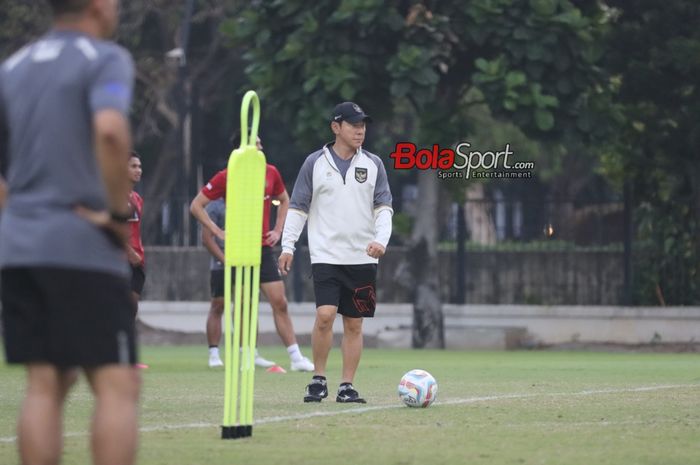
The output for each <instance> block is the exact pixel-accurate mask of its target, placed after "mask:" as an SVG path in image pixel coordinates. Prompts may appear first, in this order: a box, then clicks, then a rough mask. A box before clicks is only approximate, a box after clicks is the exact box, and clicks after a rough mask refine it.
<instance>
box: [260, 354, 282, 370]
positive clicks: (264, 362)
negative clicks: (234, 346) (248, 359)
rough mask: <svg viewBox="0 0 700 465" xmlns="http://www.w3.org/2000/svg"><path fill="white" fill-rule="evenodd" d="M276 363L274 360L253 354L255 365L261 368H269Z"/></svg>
mask: <svg viewBox="0 0 700 465" xmlns="http://www.w3.org/2000/svg"><path fill="white" fill-rule="evenodd" d="M275 365H277V364H276V363H275V362H272V361H270V360H267V359H265V358H262V357H261V356H260V355H258V354H256V355H255V366H256V367H261V368H270V367H273V366H275Z"/></svg>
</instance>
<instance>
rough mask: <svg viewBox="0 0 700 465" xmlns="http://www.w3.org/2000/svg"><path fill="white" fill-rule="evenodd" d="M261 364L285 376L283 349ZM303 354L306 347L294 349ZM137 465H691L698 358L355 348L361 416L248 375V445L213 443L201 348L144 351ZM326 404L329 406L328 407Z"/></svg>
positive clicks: (290, 384) (0, 380)
mask: <svg viewBox="0 0 700 465" xmlns="http://www.w3.org/2000/svg"><path fill="white" fill-rule="evenodd" d="M261 352H262V354H263V355H264V356H265V357H267V358H271V359H274V360H278V361H280V362H282V361H284V362H285V363H284V364H283V365H288V363H286V362H287V355H286V352H285V351H284V349H282V348H263V349H262V350H261ZM304 352H305V353H306V354H309V353H310V349H308V348H306V349H305V351H304ZM142 355H143V356H142V358H143V360H144V361H145V362H146V363H149V364H150V365H151V368H150V369H149V370H146V371H144V372H143V380H144V385H143V394H142V401H141V425H140V428H141V436H140V437H141V445H140V451H139V460H138V463H139V464H141V465H160V464H162V465H199V464H202V465H218V464H222V465H223V464H235V463H240V464H260V465H265V464H274V465H280V464H324V465H325V464H329V465H331V464H332V465H335V464H339V465H342V464H353V465H359V464H396V465H399V464H401V465H408V464H467V463H468V464H499V465H500V464H568V465H576V464H581V465H583V464H585V465H590V464H592V463H595V464H620V465H622V464H624V465H627V464H664V465H672V464H678V465H690V464H697V463H700V439H699V438H700V356H698V355H695V354H610V353H579V352H497V353H496V352H451V351H401V350H371V349H368V350H365V352H364V355H363V359H362V363H361V366H360V369H359V371H358V376H357V378H356V380H355V386H356V387H357V388H358V390H359V391H360V393H361V394H362V395H363V396H365V397H366V398H367V400H368V404H367V405H350V406H348V405H341V404H336V403H335V402H334V397H335V395H334V391H335V388H336V387H337V383H338V382H339V376H340V354H339V350H338V349H337V348H334V350H333V351H332V352H331V358H330V362H329V373H328V380H329V388H330V390H331V393H330V394H331V395H330V396H329V399H326V400H325V401H324V402H323V403H321V404H304V403H303V402H302V397H303V392H304V386H305V385H306V383H307V382H308V380H309V378H310V376H309V375H308V374H305V373H304V374H302V373H292V372H289V373H287V374H271V373H266V372H265V371H263V370H260V369H258V371H257V372H256V380H255V410H254V418H255V427H254V429H253V437H252V438H247V439H238V440H227V441H224V440H221V439H219V435H220V426H219V425H220V424H221V421H222V415H223V393H224V385H223V382H224V376H223V370H211V369H209V368H207V366H206V362H207V356H208V354H207V350H206V347H145V348H143V350H142ZM412 368H423V369H425V370H427V371H429V372H430V373H432V374H433V376H435V378H436V379H437V381H438V385H439V393H438V400H437V402H436V403H435V404H434V405H433V406H432V407H430V408H428V409H409V408H408V407H403V406H402V405H401V404H400V402H399V401H398V398H397V396H396V387H397V385H398V382H399V379H400V378H401V376H402V375H403V373H405V372H406V371H408V370H410V369H412ZM23 387H24V375H23V371H22V369H21V368H20V369H18V368H9V367H7V366H4V365H3V366H0V464H3V465H4V464H8V465H10V464H16V463H18V462H19V460H18V456H17V452H16V444H15V443H14V434H15V432H14V428H15V418H16V415H17V411H18V407H19V403H20V400H21V397H22V391H23ZM329 400H330V401H329ZM91 408H92V401H91V397H90V394H89V391H88V389H87V386H86V384H85V382H84V381H82V380H81V382H80V384H79V385H78V386H77V387H76V389H74V390H73V392H72V394H71V396H70V399H69V403H68V407H67V410H66V428H65V431H66V436H67V437H66V440H65V452H64V454H65V455H64V460H63V463H66V464H89V463H90V459H89V446H88V436H87V434H86V431H87V428H88V423H89V413H90V411H91Z"/></svg>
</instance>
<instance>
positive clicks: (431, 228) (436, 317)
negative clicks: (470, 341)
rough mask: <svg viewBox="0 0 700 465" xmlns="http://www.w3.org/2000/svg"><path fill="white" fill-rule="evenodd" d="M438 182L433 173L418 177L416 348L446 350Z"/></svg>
mask: <svg viewBox="0 0 700 465" xmlns="http://www.w3.org/2000/svg"><path fill="white" fill-rule="evenodd" d="M438 189H439V186H438V179H437V176H436V175H435V173H434V172H432V171H429V170H428V171H422V172H420V173H419V174H418V201H417V204H416V218H415V223H414V228H413V236H412V238H411V250H410V254H411V265H412V273H411V274H412V275H413V278H414V280H413V281H414V283H415V287H414V289H415V293H414V297H413V347H415V348H437V349H444V348H445V331H444V317H443V314H442V301H441V299H440V280H439V277H438V270H439V265H440V264H439V261H438V254H437V241H438V222H437V211H438Z"/></svg>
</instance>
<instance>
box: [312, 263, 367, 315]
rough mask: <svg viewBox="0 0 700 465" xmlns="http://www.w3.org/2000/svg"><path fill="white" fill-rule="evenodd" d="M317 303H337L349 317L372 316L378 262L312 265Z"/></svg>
mask: <svg viewBox="0 0 700 465" xmlns="http://www.w3.org/2000/svg"><path fill="white" fill-rule="evenodd" d="M311 273H312V274H313V277H314V294H315V295H316V307H320V306H321V305H334V306H336V307H338V313H340V314H341V315H344V316H347V317H350V318H371V317H373V316H374V309H375V307H376V305H377V302H376V293H375V288H376V281H377V265H376V264H374V263H368V264H366V265H329V264H327V263H314V264H312V265H311Z"/></svg>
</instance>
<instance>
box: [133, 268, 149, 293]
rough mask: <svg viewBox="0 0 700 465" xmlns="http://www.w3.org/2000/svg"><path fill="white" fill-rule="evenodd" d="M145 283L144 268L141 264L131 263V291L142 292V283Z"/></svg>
mask: <svg viewBox="0 0 700 465" xmlns="http://www.w3.org/2000/svg"><path fill="white" fill-rule="evenodd" d="M145 283H146V270H145V269H144V268H143V266H133V265H131V292H135V293H137V294H138V295H141V294H143V285H144V284H145Z"/></svg>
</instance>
